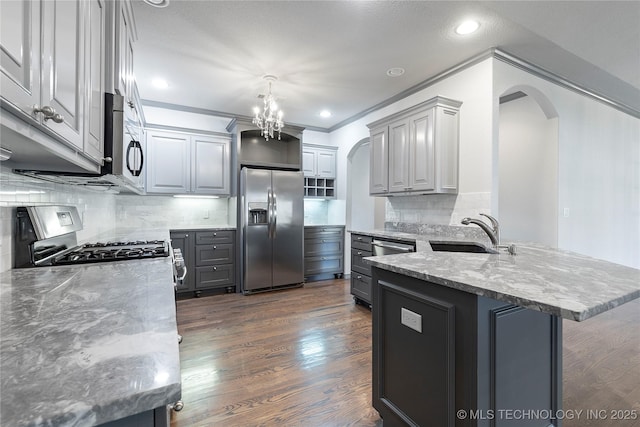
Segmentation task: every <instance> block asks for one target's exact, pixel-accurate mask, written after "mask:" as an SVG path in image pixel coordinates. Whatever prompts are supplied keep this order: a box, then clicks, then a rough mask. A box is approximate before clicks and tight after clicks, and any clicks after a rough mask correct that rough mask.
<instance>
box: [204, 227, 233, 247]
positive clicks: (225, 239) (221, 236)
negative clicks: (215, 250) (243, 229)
mask: <svg viewBox="0 0 640 427" xmlns="http://www.w3.org/2000/svg"><path fill="white" fill-rule="evenodd" d="M234 234H235V233H234V231H233V230H211V231H196V245H208V244H213V243H233V236H234Z"/></svg>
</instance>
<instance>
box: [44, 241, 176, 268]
mask: <svg viewBox="0 0 640 427" xmlns="http://www.w3.org/2000/svg"><path fill="white" fill-rule="evenodd" d="M166 256H169V245H168V244H167V243H166V242H164V241H163V240H149V241H135V242H107V243H100V242H99V243H89V244H85V245H84V246H82V247H80V248H78V249H75V250H73V251H71V252H68V253H66V254H64V255H61V256H59V257H56V258H55V259H54V260H53V262H52V264H53V265H67V264H84V263H92V262H107V261H124V260H130V259H142V258H157V257H166Z"/></svg>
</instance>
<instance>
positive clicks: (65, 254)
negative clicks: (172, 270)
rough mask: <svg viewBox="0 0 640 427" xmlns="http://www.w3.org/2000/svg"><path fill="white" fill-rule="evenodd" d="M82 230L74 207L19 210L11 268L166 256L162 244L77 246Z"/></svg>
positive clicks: (121, 242)
mask: <svg viewBox="0 0 640 427" xmlns="http://www.w3.org/2000/svg"><path fill="white" fill-rule="evenodd" d="M81 229H82V224H81V222H80V217H79V215H78V212H77V209H76V208H75V207H74V206H31V207H19V208H17V211H16V226H15V230H16V232H15V236H14V258H15V267H16V268H21V267H37V266H50V265H71V264H86V263H98V262H111V261H126V260H136V259H151V258H159V257H167V256H169V255H170V250H169V243H168V242H166V241H164V240H136V241H107V242H96V243H87V244H84V245H78V243H77V237H76V232H77V231H79V230H81Z"/></svg>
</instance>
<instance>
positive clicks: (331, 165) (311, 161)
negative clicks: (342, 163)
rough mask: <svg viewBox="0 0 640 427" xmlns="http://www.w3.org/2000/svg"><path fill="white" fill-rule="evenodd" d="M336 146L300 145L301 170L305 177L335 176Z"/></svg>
mask: <svg viewBox="0 0 640 427" xmlns="http://www.w3.org/2000/svg"><path fill="white" fill-rule="evenodd" d="M337 150H338V148H337V147H328V146H322V145H314V144H303V145H302V172H303V173H304V176H305V177H312V178H335V177H336V151H337Z"/></svg>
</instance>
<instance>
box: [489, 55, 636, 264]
mask: <svg viewBox="0 0 640 427" xmlns="http://www.w3.org/2000/svg"><path fill="white" fill-rule="evenodd" d="M492 61H493V60H492ZM494 62H495V64H494V82H493V86H494V103H493V105H494V110H496V111H497V109H498V107H497V105H498V98H499V96H500V95H502V94H504V93H505V92H507V91H509V90H510V88H512V87H514V86H521V85H527V86H530V87H533V88H535V89H537V90H539V91H540V92H541V93H542V94H544V96H545V97H546V98H548V100H549V101H550V102H551V104H552V105H553V107H554V108H555V109H556V111H557V113H558V147H559V153H558V155H559V157H558V208H559V209H558V210H559V212H558V218H559V219H558V247H559V248H562V249H568V250H572V251H576V252H579V253H583V254H586V255H590V256H593V257H596V258H601V259H605V260H609V261H613V262H616V263H620V264H624V265H628V266H632V267H636V268H640V120H639V119H637V118H634V117H632V116H629V115H628V114H625V113H622V112H620V111H618V110H615V109H613V108H611V107H608V106H606V105H604V104H602V103H600V102H597V101H595V100H592V99H590V98H587V97H585V96H583V95H580V94H577V93H575V92H573V91H570V90H568V89H564V88H562V87H560V86H558V85H555V84H553V83H551V82H548V81H546V80H543V79H541V78H538V77H536V76H534V75H532V74H529V73H526V72H524V71H522V70H520V69H516V68H514V67H512V66H510V65H508V64H505V63H503V62H501V61H498V60H495V61H494ZM496 119H497V118H496ZM494 141H495V142H496V144H497V141H498V129H497V126H496V129H495V134H494ZM494 153H495V155H496V156H497V155H498V154H497V150H496V151H495V152H494ZM493 203H494V205H495V204H496V203H497V200H494V201H493ZM565 209H568V213H569V215H568V216H567V217H564V216H563V215H562V214H561V213H563V212H564V210H565Z"/></svg>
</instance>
